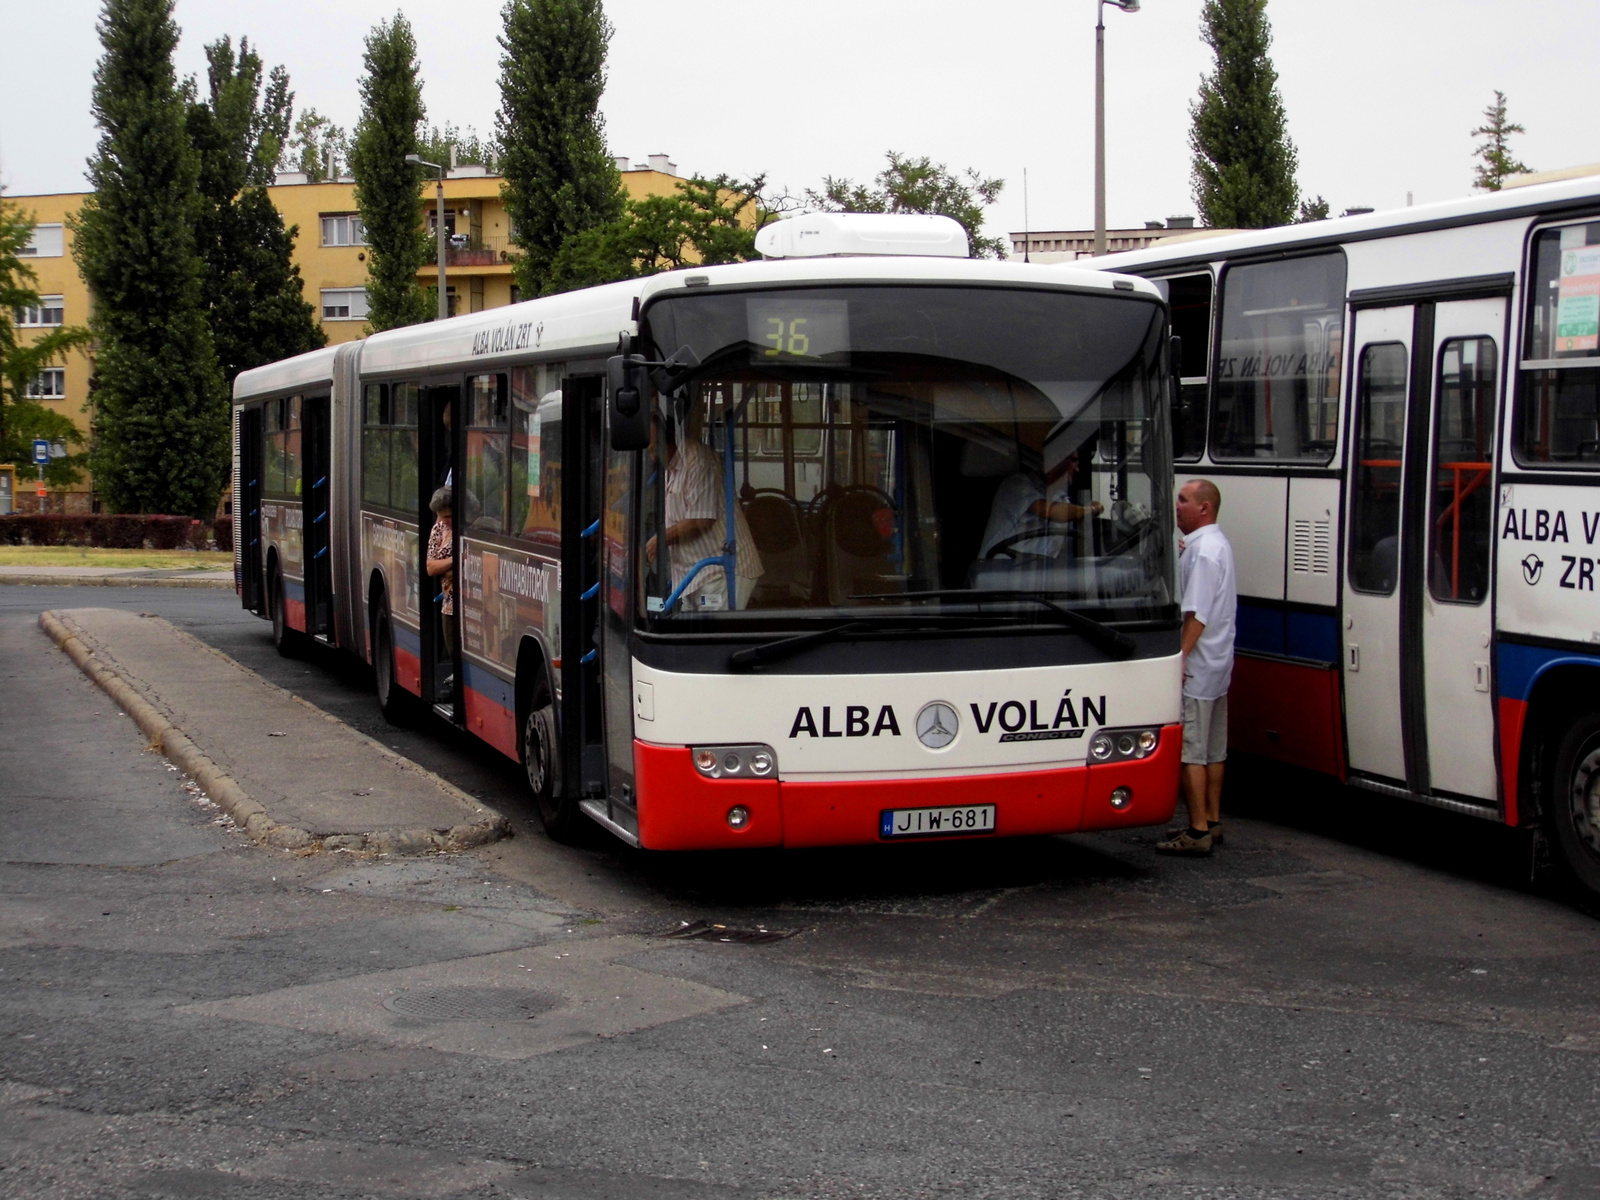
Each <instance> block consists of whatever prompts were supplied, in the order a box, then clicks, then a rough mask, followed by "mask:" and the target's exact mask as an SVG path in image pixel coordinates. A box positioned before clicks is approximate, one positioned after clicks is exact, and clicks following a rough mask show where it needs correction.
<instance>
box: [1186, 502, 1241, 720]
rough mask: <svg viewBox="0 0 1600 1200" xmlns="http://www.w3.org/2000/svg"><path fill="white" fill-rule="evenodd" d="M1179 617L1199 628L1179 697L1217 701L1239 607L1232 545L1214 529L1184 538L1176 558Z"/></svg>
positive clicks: (1226, 676) (1227, 677)
mask: <svg viewBox="0 0 1600 1200" xmlns="http://www.w3.org/2000/svg"><path fill="white" fill-rule="evenodd" d="M1178 578H1179V582H1180V583H1181V584H1182V586H1183V603H1182V605H1181V606H1180V607H1181V608H1182V610H1183V611H1184V612H1185V613H1193V614H1194V615H1195V619H1196V620H1197V621H1199V622H1200V623H1201V624H1202V625H1204V626H1205V630H1204V631H1203V632H1202V633H1201V634H1200V640H1199V642H1197V643H1196V644H1195V648H1194V649H1193V650H1191V651H1189V663H1188V667H1187V669H1186V670H1185V672H1184V677H1183V694H1184V695H1185V696H1187V697H1189V698H1190V699H1191V700H1217V699H1220V698H1221V697H1223V696H1226V695H1227V694H1228V684H1229V683H1231V682H1232V680H1233V621H1234V615H1235V614H1236V612H1237V611H1238V608H1239V591H1238V588H1237V586H1236V584H1235V582H1234V574H1233V547H1232V546H1230V545H1229V544H1228V535H1227V534H1225V533H1223V532H1222V530H1221V529H1219V528H1218V527H1217V526H1215V525H1202V526H1200V528H1199V529H1196V530H1195V531H1194V532H1193V533H1190V534H1185V535H1184V541H1183V553H1182V554H1181V555H1180V556H1179V557H1178Z"/></svg>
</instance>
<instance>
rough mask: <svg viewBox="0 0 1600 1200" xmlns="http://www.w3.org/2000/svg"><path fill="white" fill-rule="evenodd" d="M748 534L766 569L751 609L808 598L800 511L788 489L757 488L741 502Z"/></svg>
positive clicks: (808, 559)
mask: <svg viewBox="0 0 1600 1200" xmlns="http://www.w3.org/2000/svg"><path fill="white" fill-rule="evenodd" d="M743 504H744V517H745V521H746V523H747V524H748V525H749V526H750V536H751V537H752V538H754V539H755V543H756V549H757V550H759V551H760V552H761V563H762V566H763V567H764V568H765V570H764V572H763V573H762V576H761V579H760V582H758V583H757V584H756V588H755V592H754V593H753V594H752V596H751V598H750V606H751V607H752V608H781V607H783V606H785V605H787V604H792V603H804V602H805V601H807V600H809V599H810V598H811V583H812V580H811V554H810V552H809V550H808V549H807V546H806V538H805V533H804V531H803V530H802V528H801V523H800V510H799V507H798V506H797V505H796V504H795V502H794V500H793V499H792V498H791V497H790V496H789V494H788V493H787V492H784V491H780V490H779V489H777V488H757V489H755V490H754V491H753V493H752V494H751V496H750V498H749V499H748V500H746V501H744V502H743Z"/></svg>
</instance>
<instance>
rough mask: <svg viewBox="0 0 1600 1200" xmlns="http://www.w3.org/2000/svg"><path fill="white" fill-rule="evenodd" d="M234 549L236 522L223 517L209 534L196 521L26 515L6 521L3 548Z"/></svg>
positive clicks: (0, 520)
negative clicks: (213, 543)
mask: <svg viewBox="0 0 1600 1200" xmlns="http://www.w3.org/2000/svg"><path fill="white" fill-rule="evenodd" d="M212 538H215V539H216V543H217V549H219V550H232V549H233V518H231V517H219V518H218V519H217V522H216V524H215V525H214V526H213V527H212V528H211V529H207V528H206V527H205V526H204V525H202V524H201V523H200V522H199V521H196V520H193V519H192V518H190V517H167V516H147V515H136V514H132V513H95V514H92V515H91V514H78V515H69V514H61V513H44V514H40V513H22V514H18V515H15V516H9V517H0V545H4V546H95V547H100V548H102V549H108V550H179V549H184V548H189V549H193V550H204V549H206V548H207V544H208V542H210V540H211V539H212Z"/></svg>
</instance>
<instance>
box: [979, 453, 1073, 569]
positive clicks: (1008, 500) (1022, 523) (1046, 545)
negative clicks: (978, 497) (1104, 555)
mask: <svg viewBox="0 0 1600 1200" xmlns="http://www.w3.org/2000/svg"><path fill="white" fill-rule="evenodd" d="M1071 499H1072V477H1071V476H1070V475H1068V476H1064V477H1063V478H1061V479H1058V480H1057V481H1056V483H1055V486H1054V487H1052V488H1050V489H1049V490H1046V488H1045V483H1044V476H1043V475H1038V474H1031V473H1026V472H1018V473H1017V474H1015V475H1011V476H1009V477H1007V479H1006V480H1005V482H1004V483H1002V484H1001V485H1000V488H999V490H998V491H996V492H995V494H994V504H993V505H992V506H991V507H990V509H989V524H988V525H987V526H986V527H985V528H984V531H983V543H982V545H983V551H982V554H983V556H984V557H988V554H989V551H990V550H993V549H994V548H995V547H996V546H998V545H999V544H1000V543H1001V542H1003V541H1005V540H1006V539H1007V538H1010V537H1016V536H1017V535H1018V534H1020V533H1024V532H1033V531H1035V530H1036V531H1038V534H1039V536H1038V537H1034V538H1024V539H1023V540H1021V541H1017V542H1013V543H1012V545H1011V549H1013V550H1015V551H1016V552H1017V553H1018V554H1042V555H1044V556H1046V557H1047V558H1055V557H1056V556H1057V555H1058V554H1060V553H1061V547H1062V545H1063V544H1064V543H1065V541H1066V537H1065V535H1064V534H1063V533H1062V532H1061V531H1062V529H1063V528H1064V527H1063V525H1062V524H1061V523H1060V522H1054V523H1052V522H1050V521H1048V520H1046V519H1045V518H1044V517H1037V516H1034V514H1033V513H1031V512H1029V511H1028V510H1029V509H1031V508H1032V507H1033V506H1034V505H1035V504H1037V503H1038V502H1039V501H1041V500H1045V501H1048V502H1049V503H1051V504H1057V503H1060V502H1062V501H1066V500H1071Z"/></svg>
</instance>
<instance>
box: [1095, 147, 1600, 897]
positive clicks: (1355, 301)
mask: <svg viewBox="0 0 1600 1200" xmlns="http://www.w3.org/2000/svg"><path fill="white" fill-rule="evenodd" d="M1095 265H1096V266H1098V267H1101V268H1103V269H1105V270H1109V271H1116V272H1125V273H1126V272H1131V273H1136V274H1139V275H1143V276H1146V277H1147V278H1149V279H1151V280H1152V281H1153V282H1155V283H1156V284H1157V285H1158V286H1159V287H1160V288H1161V289H1162V292H1163V294H1164V295H1166V296H1167V297H1168V298H1169V300H1170V303H1171V307H1172V314H1173V325H1174V332H1175V334H1177V336H1178V337H1179V338H1180V339H1181V351H1180V357H1181V360H1182V362H1181V366H1180V370H1181V375H1182V380H1181V387H1182V392H1181V397H1180V402H1179V404H1178V405H1177V406H1176V407H1175V409H1174V422H1173V432H1174V455H1175V458H1176V460H1177V472H1178V477H1179V478H1189V477H1193V476H1208V477H1212V478H1214V479H1216V481H1217V482H1218V484H1219V485H1220V486H1221V488H1222V493H1223V497H1224V499H1223V506H1222V513H1221V522H1220V523H1221V524H1222V526H1223V527H1224V528H1225V529H1226V530H1227V532H1228V536H1229V538H1230V540H1231V541H1232V542H1233V545H1234V549H1235V554H1236V558H1237V563H1238V572H1239V591H1240V609H1239V624H1238V631H1239V632H1238V639H1239V640H1238V649H1239V658H1238V662H1237V667H1236V670H1235V673H1234V686H1233V691H1232V693H1231V696H1230V709H1231V717H1232V729H1231V740H1232V744H1233V745H1234V746H1235V747H1237V748H1239V749H1241V750H1245V751H1248V752H1251V753H1254V754H1258V755H1264V756H1266V757H1268V758H1274V759H1280V760H1282V761H1285V762H1289V763H1293V764H1296V765H1299V766H1303V767H1309V768H1313V769H1315V770H1318V771H1322V772H1326V773H1327V774H1329V775H1332V776H1335V777H1337V778H1339V779H1342V780H1345V781H1347V782H1348V783H1351V784H1354V785H1356V786H1358V787H1362V788H1368V789H1371V790H1373V791H1375V792H1379V793H1382V794H1384V795H1388V796H1393V797H1395V798H1397V799H1410V800H1419V801H1422V802H1424V803H1427V804H1433V805H1439V806H1442V807H1444V808H1448V809H1451V810H1454V811H1456V812H1460V813H1468V814H1472V815H1475V816H1481V817H1486V818H1489V819H1490V820H1495V821H1503V822H1505V823H1507V824H1509V825H1514V826H1533V827H1534V828H1535V829H1536V830H1538V831H1539V832H1540V833H1541V834H1547V835H1548V836H1549V838H1550V840H1551V841H1552V842H1553V843H1554V844H1555V846H1557V847H1559V861H1561V862H1562V863H1564V864H1565V866H1566V868H1567V869H1568V870H1569V871H1570V873H1571V875H1572V876H1573V877H1574V879H1576V880H1577V881H1578V882H1580V883H1581V884H1582V885H1583V886H1584V887H1586V888H1588V889H1590V890H1591V891H1600V769H1597V768H1600V595H1597V593H1596V574H1597V567H1596V564H1597V561H1600V314H1597V304H1600V177H1596V176H1594V175H1591V176H1589V177H1586V178H1584V177H1580V178H1576V179H1568V180H1564V181H1551V182H1540V183H1532V184H1530V185H1529V186H1523V187H1514V188H1508V189H1506V190H1504V191H1501V192H1499V193H1496V194H1492V195H1486V196H1481V197H1475V198H1472V199H1467V200H1460V201H1453V202H1449V203H1443V204H1432V205H1425V206H1421V207H1417V208H1406V209H1402V210H1398V211H1395V212H1387V213H1374V214H1371V215H1367V216H1359V217H1351V218H1345V219H1340V220H1333V221H1321V222H1315V223H1312V224H1306V225H1295V226H1288V227H1284V228H1279V229H1269V230H1263V231H1260V232H1254V233H1242V234H1237V235H1224V236H1218V237H1210V238H1196V239H1186V240H1183V241H1178V242H1173V243H1168V244H1166V245H1161V246H1156V247H1152V248H1150V249H1148V250H1142V251H1137V252H1133V253H1129V254H1118V255H1112V256H1108V257H1106V258H1102V259H1099V260H1097V261H1096V263H1095Z"/></svg>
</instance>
